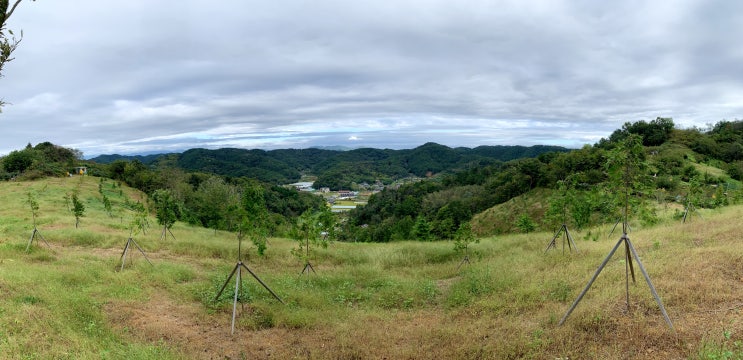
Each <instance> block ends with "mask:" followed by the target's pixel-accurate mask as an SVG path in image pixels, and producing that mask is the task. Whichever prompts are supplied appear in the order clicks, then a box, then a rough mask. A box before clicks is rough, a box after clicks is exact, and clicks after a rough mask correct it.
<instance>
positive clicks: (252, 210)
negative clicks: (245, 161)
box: [240, 183, 268, 256]
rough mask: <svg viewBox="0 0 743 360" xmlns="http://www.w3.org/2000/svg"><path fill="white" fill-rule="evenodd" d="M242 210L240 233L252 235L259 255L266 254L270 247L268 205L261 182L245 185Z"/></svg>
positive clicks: (251, 239)
mask: <svg viewBox="0 0 743 360" xmlns="http://www.w3.org/2000/svg"><path fill="white" fill-rule="evenodd" d="M242 210H243V211H242V212H241V213H242V221H241V225H240V233H241V234H242V233H245V235H247V236H249V237H250V241H252V242H253V245H255V247H256V249H257V251H258V256H264V255H265V254H266V249H267V247H268V244H267V239H268V207H266V199H265V197H264V193H263V188H262V187H261V185H260V184H257V183H251V184H248V185H246V186H245V188H244V189H243V194H242Z"/></svg>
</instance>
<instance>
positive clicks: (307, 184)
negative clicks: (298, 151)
mask: <svg viewBox="0 0 743 360" xmlns="http://www.w3.org/2000/svg"><path fill="white" fill-rule="evenodd" d="M416 181H420V179H419V178H406V179H402V180H400V181H396V182H395V183H393V184H391V185H387V186H385V185H384V184H383V183H382V182H381V181H379V180H377V181H375V182H374V183H373V184H369V183H367V182H362V183H360V184H357V185H356V186H357V188H358V190H338V191H331V190H330V188H327V187H322V188H320V189H315V188H314V187H312V185H313V184H314V182H312V181H300V182H296V183H293V184H289V185H288V186H292V187H294V188H295V189H297V190H299V191H304V192H309V193H313V194H317V195H320V196H322V197H323V198H325V200H326V201H327V202H328V204H329V205H330V209H331V210H332V211H333V212H336V213H339V212H345V211H349V210H351V209H355V208H356V207H358V206H364V205H366V203H367V201H368V200H369V197H370V196H372V195H373V194H376V193H378V192H380V191H382V190H384V189H385V187H388V188H392V189H396V188H399V187H400V185H402V184H403V183H409V182H416Z"/></svg>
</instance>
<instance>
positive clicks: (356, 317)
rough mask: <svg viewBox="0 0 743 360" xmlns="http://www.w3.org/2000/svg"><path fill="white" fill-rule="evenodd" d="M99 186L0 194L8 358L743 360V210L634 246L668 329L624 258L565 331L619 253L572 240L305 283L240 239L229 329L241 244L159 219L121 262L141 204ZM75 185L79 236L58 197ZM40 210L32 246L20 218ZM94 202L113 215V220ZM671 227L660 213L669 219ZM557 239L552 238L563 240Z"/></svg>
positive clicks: (368, 257)
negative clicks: (165, 228) (569, 244)
mask: <svg viewBox="0 0 743 360" xmlns="http://www.w3.org/2000/svg"><path fill="white" fill-rule="evenodd" d="M114 185H115V184H114V183H113V182H111V181H108V182H104V183H101V182H100V181H99V179H97V178H93V177H86V178H82V180H81V178H79V177H74V178H61V179H47V180H41V181H36V182H6V183H0V201H1V202H2V204H3V205H4V206H3V207H2V208H0V358H2V359H385V358H386V359H520V358H526V359H568V358H569V359H595V358H601V359H624V358H643V359H738V358H743V324H742V323H741V311H742V310H743V300H742V299H743V251H741V250H742V248H741V245H740V241H741V240H740V227H741V226H740V219H741V218H743V207H730V208H726V209H723V210H719V211H714V212H713V211H706V212H702V213H701V214H702V216H703V218H702V217H692V219H691V221H687V223H686V224H683V225H682V224H680V223H679V222H678V221H670V220H668V221H666V222H664V223H663V224H661V225H658V226H655V227H652V228H645V229H643V228H634V229H633V232H632V233H631V234H629V236H630V238H631V240H632V242H633V244H634V246H635V248H637V250H638V252H639V255H640V257H641V258H642V262H643V263H644V265H645V268H646V269H647V271H648V273H649V274H650V277H651V278H652V281H653V283H654V285H655V287H656V289H657V290H658V293H659V295H660V297H661V298H662V301H663V304H664V305H665V308H666V310H667V311H668V314H669V316H670V319H671V320H672V321H673V325H674V327H675V331H672V330H670V329H669V327H668V326H667V325H666V323H665V322H664V320H663V317H662V316H661V313H660V310H659V308H658V306H657V304H656V303H655V300H654V299H653V297H652V295H651V294H650V291H649V290H648V286H647V285H646V283H645V282H644V279H643V277H642V276H641V274H640V273H639V269H637V267H636V272H637V283H636V284H630V286H629V297H630V306H629V308H628V307H627V303H626V292H625V279H626V278H625V263H624V252H623V250H622V249H620V251H618V252H617V254H616V255H615V256H614V257H613V258H612V259H611V260H610V261H609V263H608V265H607V266H606V268H605V269H604V271H603V272H602V273H601V275H600V276H599V277H598V279H597V281H596V282H595V283H594V285H593V287H592V288H591V289H590V290H589V291H588V293H587V295H586V296H585V297H584V298H583V300H582V302H581V303H580V304H579V305H578V307H577V308H576V310H575V311H574V312H573V313H572V315H570V317H569V318H568V319H567V321H566V322H565V324H564V325H562V326H558V322H559V321H560V319H561V318H562V316H563V315H564V314H565V312H566V311H567V309H568V307H569V306H570V304H571V303H572V302H573V300H574V299H575V298H576V297H577V295H578V294H579V292H580V291H581V290H582V289H583V288H584V287H585V285H586V283H587V282H588V280H589V279H590V278H591V276H592V275H593V273H594V272H595V270H596V269H597V267H598V266H599V264H600V263H601V262H602V260H603V259H604V258H605V257H606V255H607V254H608V253H609V251H610V250H611V248H612V247H613V246H614V244H616V242H617V241H618V240H619V234H616V233H614V234H612V235H609V233H610V230H611V229H609V228H602V229H592V232H594V233H600V234H602V235H601V236H600V237H599V239H598V241H587V240H583V239H584V238H586V237H585V236H583V234H580V233H574V238H575V239H576V241H577V246H578V249H579V250H580V252H578V253H575V252H569V251H567V250H566V251H565V252H563V251H562V242H561V241H559V242H558V249H557V250H556V251H555V250H551V251H550V252H548V253H546V254H545V253H544V249H545V247H546V246H547V244H548V243H549V241H550V239H551V238H552V235H553V234H552V233H536V234H534V233H532V234H528V235H513V236H502V237H494V238H484V239H481V242H480V243H479V244H474V245H472V246H471V253H470V259H471V263H470V264H469V265H468V264H464V265H462V266H461V268H458V265H459V264H460V262H461V260H462V255H461V254H456V253H454V251H453V244H452V243H450V242H432V243H422V242H397V243H391V244H353V243H334V244H332V245H331V246H330V247H329V248H328V249H322V250H321V249H317V250H315V251H314V257H313V258H312V260H311V262H312V265H313V267H314V268H315V270H316V271H317V273H316V274H311V275H309V276H308V275H300V272H301V271H302V269H303V266H304V264H303V262H301V261H300V260H298V259H297V258H295V257H293V256H292V255H291V254H290V250H291V248H292V247H294V246H295V243H294V242H293V241H291V240H287V239H270V241H269V244H268V251H267V255H266V256H265V257H258V256H257V255H255V250H254V249H252V248H251V247H250V246H248V245H247V244H244V245H245V247H244V250H245V254H244V256H243V259H244V261H245V263H246V264H247V265H248V266H249V267H250V268H251V269H252V270H253V271H254V272H255V273H256V274H257V275H258V276H260V278H261V279H262V280H263V281H264V282H265V283H266V284H267V285H268V286H270V287H271V289H272V290H273V291H275V292H276V293H277V294H278V295H279V296H280V297H281V298H282V299H283V300H284V302H285V303H286V305H283V304H281V303H280V302H278V301H277V300H276V299H274V298H273V297H272V296H271V294H270V293H268V292H267V291H266V290H265V289H263V287H262V286H260V284H259V283H258V282H257V281H255V280H254V279H253V278H252V277H250V276H249V275H248V274H244V281H243V285H244V288H243V291H242V292H241V294H242V300H243V301H242V303H241V304H239V305H238V307H237V308H238V314H237V324H236V331H235V334H234V335H232V334H231V331H230V321H231V316H232V296H233V294H234V282H232V283H231V284H230V286H228V287H227V289H226V290H225V293H224V294H223V296H222V297H221V299H219V300H215V299H214V297H215V295H216V294H217V292H218V291H219V289H220V287H221V285H222V284H223V283H224V281H225V280H226V278H227V276H228V275H229V273H230V271H231V270H232V269H233V268H234V266H235V264H236V262H237V240H236V237H235V235H234V234H230V233H226V232H216V233H215V232H214V231H213V230H207V229H201V228H195V227H189V226H186V225H184V224H181V223H178V224H176V226H175V227H174V228H173V229H172V232H173V234H174V235H175V237H176V239H173V238H167V239H165V240H160V229H158V227H157V225H156V222H155V220H154V218H151V219H150V221H151V224H152V227H151V228H150V229H149V231H148V232H147V233H146V234H138V235H136V236H135V240H136V241H137V243H138V244H139V245H140V246H142V248H143V249H144V250H145V252H146V253H147V257H148V258H149V259H150V260H151V261H152V263H153V265H150V264H148V263H147V262H146V261H145V259H144V258H143V256H142V254H140V253H139V252H138V251H132V252H130V253H129V259H130V262H129V261H128V262H127V264H126V267H125V269H124V270H123V271H119V269H120V266H121V260H120V257H121V253H122V250H123V247H124V245H125V244H126V241H127V238H128V237H129V230H128V228H129V227H128V223H129V221H130V219H131V216H132V215H131V214H132V212H131V211H130V210H128V209H127V207H128V206H130V204H131V203H133V202H136V201H138V200H141V199H142V195H141V194H139V193H137V192H136V191H133V190H131V189H128V188H120V187H117V186H114ZM73 189H79V190H78V191H79V193H80V198H81V200H82V201H83V202H84V204H85V206H86V212H85V217H84V218H82V219H81V222H80V228H78V229H75V218H74V216H73V215H72V213H71V212H69V211H68V208H67V205H66V199H65V194H70V193H71V192H72V191H73ZM29 191H32V192H33V193H34V194H36V195H35V196H36V197H37V200H38V202H39V218H38V219H37V227H38V229H39V231H40V233H41V234H42V235H43V236H44V238H45V239H46V241H47V242H48V243H49V244H50V246H47V245H46V244H45V243H44V242H43V241H38V240H35V241H34V242H33V244H32V246H31V248H30V251H28V252H26V247H27V245H28V243H29V237H30V235H31V233H32V230H33V224H32V217H31V211H30V207H29V205H28V204H27V203H26V202H25V201H26V199H27V193H28V192H29ZM100 191H102V192H103V193H104V194H106V195H107V196H108V197H109V198H110V199H111V201H112V203H113V209H114V210H113V212H112V216H109V215H108V214H107V213H106V212H105V210H104V207H103V203H102V201H101V198H102V196H101V194H100ZM669 216H670V212H669ZM560 240H561V239H560Z"/></svg>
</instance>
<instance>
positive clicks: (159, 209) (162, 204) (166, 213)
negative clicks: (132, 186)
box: [152, 189, 181, 229]
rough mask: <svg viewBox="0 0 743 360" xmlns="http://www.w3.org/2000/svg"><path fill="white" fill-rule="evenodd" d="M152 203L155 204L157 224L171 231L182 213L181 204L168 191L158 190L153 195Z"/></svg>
mask: <svg viewBox="0 0 743 360" xmlns="http://www.w3.org/2000/svg"><path fill="white" fill-rule="evenodd" d="M152 201H153V202H154V204H155V217H156V218H157V223H158V224H160V225H162V226H164V227H165V228H166V229H170V228H171V227H172V226H173V224H175V222H176V220H178V217H179V215H180V213H181V204H180V203H178V202H177V201H176V199H175V197H174V196H173V194H172V193H171V191H170V190H167V189H158V190H155V191H154V192H153V193H152Z"/></svg>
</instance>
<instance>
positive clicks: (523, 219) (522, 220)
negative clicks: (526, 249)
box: [516, 214, 537, 234]
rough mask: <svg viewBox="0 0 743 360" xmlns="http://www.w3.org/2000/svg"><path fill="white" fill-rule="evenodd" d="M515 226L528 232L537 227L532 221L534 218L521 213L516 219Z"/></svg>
mask: <svg viewBox="0 0 743 360" xmlns="http://www.w3.org/2000/svg"><path fill="white" fill-rule="evenodd" d="M516 227H517V228H519V230H521V232H523V233H527V234H528V233H530V232H532V231H534V230H536V228H537V224H536V223H535V222H534V220H532V219H531V217H529V215H527V214H522V215H521V216H519V218H518V220H516Z"/></svg>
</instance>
